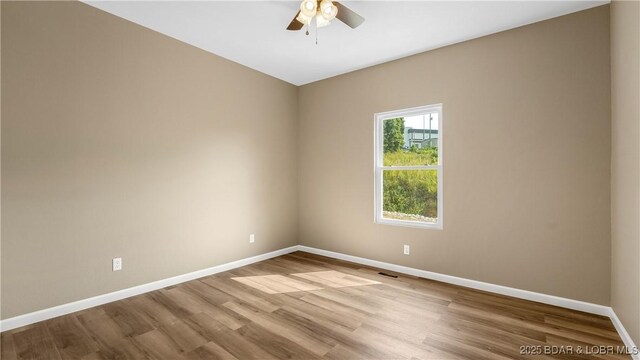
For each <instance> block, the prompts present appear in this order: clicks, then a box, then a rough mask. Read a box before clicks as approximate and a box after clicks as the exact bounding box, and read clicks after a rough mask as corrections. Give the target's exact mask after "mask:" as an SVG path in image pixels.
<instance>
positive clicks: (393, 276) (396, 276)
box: [378, 272, 398, 279]
mask: <svg viewBox="0 0 640 360" xmlns="http://www.w3.org/2000/svg"><path fill="white" fill-rule="evenodd" d="M378 274H380V275H384V276H388V277H392V278H394V279H396V278H398V275H391V274H387V273H383V272H379V273H378Z"/></svg>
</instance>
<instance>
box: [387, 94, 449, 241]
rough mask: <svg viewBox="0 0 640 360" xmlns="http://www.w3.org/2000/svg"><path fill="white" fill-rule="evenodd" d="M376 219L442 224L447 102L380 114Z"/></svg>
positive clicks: (430, 225) (439, 226)
mask: <svg viewBox="0 0 640 360" xmlns="http://www.w3.org/2000/svg"><path fill="white" fill-rule="evenodd" d="M375 203H376V208H375V212H376V216H375V220H376V223H379V224H389V225H404V226H415V227H425V228H435V229H442V105H429V106H422V107H417V108H411V109H405V110H398V111H390V112H385V113H379V114H376V115H375Z"/></svg>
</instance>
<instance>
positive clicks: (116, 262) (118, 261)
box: [111, 257, 122, 271]
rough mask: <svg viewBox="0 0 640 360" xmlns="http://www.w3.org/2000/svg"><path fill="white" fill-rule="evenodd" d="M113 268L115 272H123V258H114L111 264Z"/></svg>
mask: <svg viewBox="0 0 640 360" xmlns="http://www.w3.org/2000/svg"><path fill="white" fill-rule="evenodd" d="M111 266H112V268H113V271H120V270H122V258H119V257H118V258H113V261H112V262H111Z"/></svg>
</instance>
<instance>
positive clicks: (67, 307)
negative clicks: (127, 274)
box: [0, 245, 298, 332]
mask: <svg viewBox="0 0 640 360" xmlns="http://www.w3.org/2000/svg"><path fill="white" fill-rule="evenodd" d="M297 250H298V246H297V245H295V246H291V247H288V248H284V249H280V250H276V251H271V252H268V253H265V254H260V255H256V256H252V257H249V258H245V259H240V260H237V261H232V262H229V263H226V264H222V265H217V266H213V267H210V268H207V269H203V270H198V271H194V272H190V273H188V274H183V275H178V276H174V277H171V278H167V279H162V280H158V281H154V282H150V283H147V284H142V285H138V286H134V287H130V288H128V289H123V290H118V291H114V292H111V293H108V294H103V295H98V296H94V297H92V298H88V299H83V300H78V301H74V302H71V303H67V304H62V305H59V306H55V307H52V308H48V309H43V310H39V311H34V312H32V313H28V314H24V315H19V316H16V317H12V318H8V319H5V320H1V321H0V332H2V331H7V330H11V329H15V328H19V327H21V326H25V325H29V324H33V323H37V322H39V321H43V320H47V319H51V318H54V317H58V316H62V315H66V314H69V313H72V312H76V311H80V310H84V309H88V308H91V307H94V306H98V305H102V304H106V303H110V302H113V301H117V300H121V299H125V298H128V297H131V296H135V295H140V294H143V293H147V292H150V291H154V290H159V289H162V288H165V287H167V286H172V285H176V284H180V283H183V282H185V281H189V280H194V279H198V278H201V277H204V276H209V275H213V274H217V273H220V272H223V271H228V270H232V269H235V268H239V267H241V266H245V265H249V264H253V263H256V262H259V261H263V260H267V259H271V258H274V257H276V256H280V255H285V254H288V253H291V252H294V251H297Z"/></svg>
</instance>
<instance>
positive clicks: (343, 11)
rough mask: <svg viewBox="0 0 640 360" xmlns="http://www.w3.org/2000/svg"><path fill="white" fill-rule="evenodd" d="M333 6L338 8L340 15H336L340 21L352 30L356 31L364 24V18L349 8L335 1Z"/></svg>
mask: <svg viewBox="0 0 640 360" xmlns="http://www.w3.org/2000/svg"><path fill="white" fill-rule="evenodd" d="M333 4H334V5H335V6H336V7H337V8H338V15H336V17H337V18H338V20H340V21H342V22H343V23H345V24H347V25H348V26H349V27H350V28H352V29H355V28H357V27H358V26H360V25H361V24H362V23H363V22H364V18H363V17H362V16H360V15H358V14H357V13H355V12H354V11H353V10H351V9H349V8H348V7H346V6H344V5H342V4H340V3H339V2H337V1H334V2H333Z"/></svg>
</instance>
